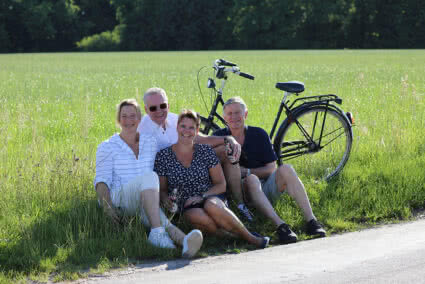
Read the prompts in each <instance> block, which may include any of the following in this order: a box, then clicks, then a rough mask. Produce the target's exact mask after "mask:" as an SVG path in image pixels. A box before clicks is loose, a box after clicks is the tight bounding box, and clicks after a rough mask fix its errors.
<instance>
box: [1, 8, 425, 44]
mask: <svg viewBox="0 0 425 284" xmlns="http://www.w3.org/2000/svg"><path fill="white" fill-rule="evenodd" d="M424 27H425V1H421V0H332V1H331V0H320V1H319V0H291V1H283V0H260V1H259V0H215V1H211V0H2V1H1V3H0V52H46V51H75V50H86V51H97V50H105V51H110V50H213V49H304V48H315V49H322V48H424V47H425V28H424Z"/></svg>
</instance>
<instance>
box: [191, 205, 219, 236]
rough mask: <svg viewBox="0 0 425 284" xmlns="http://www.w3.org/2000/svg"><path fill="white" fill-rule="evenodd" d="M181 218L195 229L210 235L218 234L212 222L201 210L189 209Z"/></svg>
mask: <svg viewBox="0 0 425 284" xmlns="http://www.w3.org/2000/svg"><path fill="white" fill-rule="evenodd" d="M183 216H184V217H185V219H186V220H187V221H189V223H190V224H191V225H192V226H193V227H194V228H196V229H199V230H201V231H203V232H205V233H210V234H217V233H219V231H218V228H217V225H216V224H215V222H214V220H213V219H212V218H211V217H210V216H208V214H207V213H206V212H205V210H204V209H202V208H193V209H190V210H188V211H186V212H185V213H184V215H183Z"/></svg>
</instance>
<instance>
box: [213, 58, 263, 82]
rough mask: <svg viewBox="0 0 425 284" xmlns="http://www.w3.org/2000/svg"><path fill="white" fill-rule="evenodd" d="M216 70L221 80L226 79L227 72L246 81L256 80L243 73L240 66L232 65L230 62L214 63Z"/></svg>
mask: <svg viewBox="0 0 425 284" xmlns="http://www.w3.org/2000/svg"><path fill="white" fill-rule="evenodd" d="M224 66H228V67H231V68H225V67H224ZM214 69H215V70H216V77H217V78H219V79H223V78H224V77H225V73H226V72H232V73H234V74H237V75H239V76H241V77H244V78H246V79H250V80H254V78H255V77H254V76H252V75H251V74H248V73H244V72H241V71H240V69H239V67H238V65H236V64H235V63H232V62H230V61H226V60H224V59H217V60H216V61H214Z"/></svg>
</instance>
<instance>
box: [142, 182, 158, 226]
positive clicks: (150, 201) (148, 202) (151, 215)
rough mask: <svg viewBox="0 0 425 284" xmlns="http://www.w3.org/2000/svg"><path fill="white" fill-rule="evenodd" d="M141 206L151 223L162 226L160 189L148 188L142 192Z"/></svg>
mask: <svg viewBox="0 0 425 284" xmlns="http://www.w3.org/2000/svg"><path fill="white" fill-rule="evenodd" d="M140 202H141V208H143V209H144V211H145V213H146V215H147V216H148V219H149V223H150V225H151V227H152V229H154V228H158V227H160V226H161V219H160V217H159V191H158V189H146V190H143V191H142V192H141V193H140Z"/></svg>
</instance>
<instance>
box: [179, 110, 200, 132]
mask: <svg viewBox="0 0 425 284" xmlns="http://www.w3.org/2000/svg"><path fill="white" fill-rule="evenodd" d="M183 118H189V119H192V120H193V121H194V122H195V125H196V128H199V125H200V124H201V122H200V120H201V119H200V117H199V114H198V113H197V112H196V111H193V110H191V109H184V110H182V112H181V113H180V114H179V118H178V120H177V125H178V124H180V122H181V121H182V120H183Z"/></svg>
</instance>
